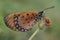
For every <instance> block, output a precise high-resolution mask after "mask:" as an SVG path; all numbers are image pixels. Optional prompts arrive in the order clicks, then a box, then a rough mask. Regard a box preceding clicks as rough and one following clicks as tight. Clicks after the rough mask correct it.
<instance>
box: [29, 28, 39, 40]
mask: <svg viewBox="0 0 60 40" xmlns="http://www.w3.org/2000/svg"><path fill="white" fill-rule="evenodd" d="M38 32H39V28H38V29H37V30H36V31H35V32H34V33H33V34H32V35H31V37H30V38H29V39H28V40H32V39H33V37H34V36H35V35H36V34H37V33H38Z"/></svg>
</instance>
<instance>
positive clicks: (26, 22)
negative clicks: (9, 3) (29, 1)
mask: <svg viewBox="0 0 60 40" xmlns="http://www.w3.org/2000/svg"><path fill="white" fill-rule="evenodd" d="M36 15H37V12H21V13H20V12H18V13H15V14H10V15H8V16H6V17H5V18H4V20H5V23H6V25H8V26H9V27H10V28H11V29H14V30H16V29H17V30H20V31H28V30H30V29H31V28H32V25H33V24H34V18H35V16H36Z"/></svg>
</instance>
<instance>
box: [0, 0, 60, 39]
mask: <svg viewBox="0 0 60 40" xmlns="http://www.w3.org/2000/svg"><path fill="white" fill-rule="evenodd" d="M50 6H55V8H54V9H50V10H46V11H45V14H46V16H48V17H50V18H51V20H52V25H51V26H50V27H52V28H48V29H46V31H42V30H41V31H39V32H38V33H37V34H36V36H35V37H34V38H33V39H32V40H60V0H0V40H28V39H29V37H30V36H31V35H32V33H33V32H34V31H35V30H36V29H37V26H36V25H35V26H34V27H33V29H32V30H31V31H28V32H16V31H13V30H11V29H9V28H8V27H7V26H6V25H5V23H4V16H6V15H7V14H9V13H10V12H23V11H37V12H40V11H41V10H43V9H45V8H47V7H50Z"/></svg>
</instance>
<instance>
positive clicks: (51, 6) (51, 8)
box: [43, 6, 55, 11]
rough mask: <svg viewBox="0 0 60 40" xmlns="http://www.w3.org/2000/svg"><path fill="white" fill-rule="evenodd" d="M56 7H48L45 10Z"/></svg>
mask: <svg viewBox="0 0 60 40" xmlns="http://www.w3.org/2000/svg"><path fill="white" fill-rule="evenodd" d="M54 7H55V6H51V7H48V8H46V9H44V10H43V11H45V10H48V9H52V8H54Z"/></svg>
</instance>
